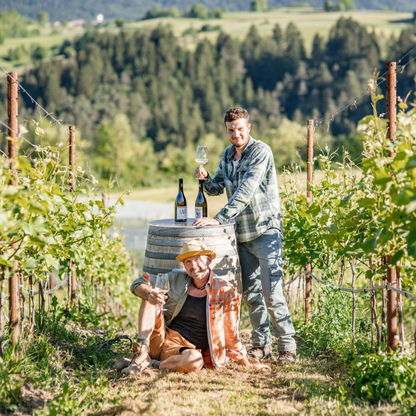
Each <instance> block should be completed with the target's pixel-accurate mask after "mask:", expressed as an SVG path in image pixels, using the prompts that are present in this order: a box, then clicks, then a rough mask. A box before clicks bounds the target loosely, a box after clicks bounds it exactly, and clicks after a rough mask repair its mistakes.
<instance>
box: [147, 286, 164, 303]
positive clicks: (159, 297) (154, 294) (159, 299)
mask: <svg viewBox="0 0 416 416" xmlns="http://www.w3.org/2000/svg"><path fill="white" fill-rule="evenodd" d="M167 298H168V297H167V296H166V295H164V294H163V293H160V292H158V291H157V290H152V291H151V292H149V293H148V294H147V296H146V300H147V301H148V302H149V303H150V304H151V305H154V306H163V305H164V304H165V303H166V299H167Z"/></svg>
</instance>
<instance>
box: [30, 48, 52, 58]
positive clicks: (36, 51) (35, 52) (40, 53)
mask: <svg viewBox="0 0 416 416" xmlns="http://www.w3.org/2000/svg"><path fill="white" fill-rule="evenodd" d="M48 54H49V51H48V49H47V48H46V47H45V46H41V45H35V46H34V47H33V49H32V52H31V54H30V56H31V58H32V59H33V60H34V61H40V60H42V59H45V58H46V57H47V56H48Z"/></svg>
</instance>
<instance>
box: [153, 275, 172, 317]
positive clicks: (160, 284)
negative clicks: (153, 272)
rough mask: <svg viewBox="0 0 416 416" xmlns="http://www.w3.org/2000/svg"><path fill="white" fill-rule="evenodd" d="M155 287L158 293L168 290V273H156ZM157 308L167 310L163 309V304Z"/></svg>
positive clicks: (164, 292)
mask: <svg viewBox="0 0 416 416" xmlns="http://www.w3.org/2000/svg"><path fill="white" fill-rule="evenodd" d="M155 289H156V290H157V291H158V292H159V293H163V294H164V295H165V294H166V293H168V292H169V274H168V273H159V274H158V275H157V278H156V285H155ZM158 309H159V310H160V311H166V310H167V309H163V306H159V307H158Z"/></svg>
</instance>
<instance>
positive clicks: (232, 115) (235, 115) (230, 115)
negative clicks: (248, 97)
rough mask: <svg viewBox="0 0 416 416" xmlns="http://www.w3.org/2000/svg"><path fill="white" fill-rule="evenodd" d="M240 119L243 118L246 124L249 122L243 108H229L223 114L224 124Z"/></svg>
mask: <svg viewBox="0 0 416 416" xmlns="http://www.w3.org/2000/svg"><path fill="white" fill-rule="evenodd" d="M240 118H243V119H244V120H246V122H247V123H248V122H249V117H248V111H247V110H246V109H245V108H241V107H234V108H230V109H229V110H228V111H227V112H226V113H225V117H224V124H225V123H227V122H229V121H234V120H238V119H240Z"/></svg>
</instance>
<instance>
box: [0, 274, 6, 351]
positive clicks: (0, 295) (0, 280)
mask: <svg viewBox="0 0 416 416" xmlns="http://www.w3.org/2000/svg"><path fill="white" fill-rule="evenodd" d="M4 296H6V295H5V293H4V266H1V268H0V357H3V346H2V341H1V340H2V339H3V307H4Z"/></svg>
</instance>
